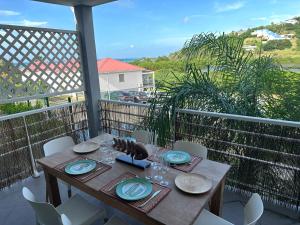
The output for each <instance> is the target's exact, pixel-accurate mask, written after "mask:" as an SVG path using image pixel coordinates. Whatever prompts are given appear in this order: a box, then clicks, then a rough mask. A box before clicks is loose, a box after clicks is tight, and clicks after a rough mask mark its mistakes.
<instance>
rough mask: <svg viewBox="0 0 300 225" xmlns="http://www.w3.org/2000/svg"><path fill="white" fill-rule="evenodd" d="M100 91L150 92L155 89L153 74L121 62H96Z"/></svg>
mask: <svg viewBox="0 0 300 225" xmlns="http://www.w3.org/2000/svg"><path fill="white" fill-rule="evenodd" d="M97 67H98V73H99V81H100V90H101V92H105V93H111V92H114V91H152V90H153V89H154V87H155V80H154V72H153V71H150V70H146V69H145V68H142V67H139V66H135V65H132V64H129V63H125V62H122V61H118V60H114V59H111V58H105V59H102V60H98V61H97Z"/></svg>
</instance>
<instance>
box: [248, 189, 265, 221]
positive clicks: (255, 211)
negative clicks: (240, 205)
mask: <svg viewBox="0 0 300 225" xmlns="http://www.w3.org/2000/svg"><path fill="white" fill-rule="evenodd" d="M263 212H264V204H263V202H262V200H261V197H260V196H259V194H256V193H255V194H253V195H252V196H251V198H250V199H249V201H248V202H247V204H246V205H245V208H244V225H255V224H256V223H257V221H258V220H259V218H260V217H261V216H262V214H263Z"/></svg>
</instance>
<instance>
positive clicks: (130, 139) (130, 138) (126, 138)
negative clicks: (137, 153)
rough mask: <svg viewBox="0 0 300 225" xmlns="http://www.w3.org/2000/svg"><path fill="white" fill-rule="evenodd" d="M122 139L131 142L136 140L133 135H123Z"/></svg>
mask: <svg viewBox="0 0 300 225" xmlns="http://www.w3.org/2000/svg"><path fill="white" fill-rule="evenodd" d="M122 139H123V140H125V141H133V142H136V139H135V138H134V137H123V138H122Z"/></svg>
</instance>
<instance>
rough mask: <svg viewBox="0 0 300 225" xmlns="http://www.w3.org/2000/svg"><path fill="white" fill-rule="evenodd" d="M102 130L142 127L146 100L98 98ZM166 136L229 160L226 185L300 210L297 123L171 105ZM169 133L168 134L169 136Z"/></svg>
mask: <svg viewBox="0 0 300 225" xmlns="http://www.w3.org/2000/svg"><path fill="white" fill-rule="evenodd" d="M99 106H100V109H101V111H100V114H101V115H100V118H101V123H102V126H103V129H104V131H106V132H109V133H114V134H117V135H120V136H123V135H130V134H131V132H132V131H133V130H134V129H139V128H142V129H147V127H145V124H144V123H143V122H144V119H145V118H146V117H147V114H148V107H149V105H145V104H137V103H130V102H120V101H109V100H101V101H100V104H99ZM172 130H174V131H175V133H174V134H172V137H171V141H176V140H189V141H193V142H198V143H201V144H203V145H205V146H206V147H207V148H208V150H209V151H208V157H209V159H212V160H216V161H220V162H225V163H228V164H230V165H231V166H232V168H231V170H230V172H229V174H228V178H227V187H228V188H231V189H233V190H236V191H241V192H243V193H249V192H258V193H260V194H261V195H262V197H263V198H264V199H265V200H270V201H272V202H276V203H277V204H279V205H282V206H285V207H288V208H293V209H296V210H300V208H299V204H300V123H299V122H292V121H283V120H274V119H266V118H257V117H249V116H240V115H230V114H224V113H214V112H202V111H195V110H186V109H176V119H175V121H174V124H173V129H172ZM172 139H173V140H172Z"/></svg>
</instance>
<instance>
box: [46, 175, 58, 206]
mask: <svg viewBox="0 0 300 225" xmlns="http://www.w3.org/2000/svg"><path fill="white" fill-rule="evenodd" d="M44 174H45V180H46V186H47V191H48V198H49V201H50V203H51V204H53V205H54V207H57V206H58V205H60V204H61V200H60V194H59V188H58V183H57V178H56V177H55V176H53V175H51V174H50V173H48V172H47V171H46V170H44Z"/></svg>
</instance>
